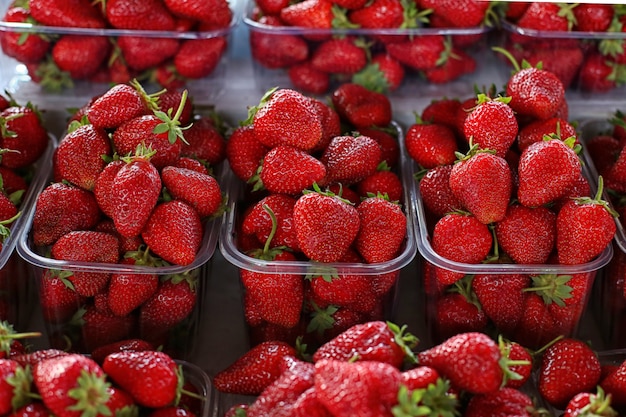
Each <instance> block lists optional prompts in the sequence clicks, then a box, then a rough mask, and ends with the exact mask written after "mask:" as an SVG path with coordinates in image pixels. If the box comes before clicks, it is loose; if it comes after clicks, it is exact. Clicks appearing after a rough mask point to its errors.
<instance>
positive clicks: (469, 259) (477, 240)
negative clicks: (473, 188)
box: [432, 213, 493, 285]
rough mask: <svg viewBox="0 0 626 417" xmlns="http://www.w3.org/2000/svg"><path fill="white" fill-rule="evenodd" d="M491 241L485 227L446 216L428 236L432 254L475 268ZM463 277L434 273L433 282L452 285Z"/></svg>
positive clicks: (463, 216)
mask: <svg viewBox="0 0 626 417" xmlns="http://www.w3.org/2000/svg"><path fill="white" fill-rule="evenodd" d="M492 243H493V237H492V235H491V232H490V231H489V228H488V227H487V225H486V224H485V223H481V222H480V221H478V219H476V217H474V216H472V215H467V214H462V213H450V214H447V215H445V216H444V217H442V218H441V219H439V220H438V221H437V223H436V224H435V228H434V230H433V233H432V247H433V250H434V251H435V252H436V253H437V254H439V255H441V256H443V257H444V258H446V259H449V260H451V261H455V262H462V263H468V264H477V263H480V262H482V261H484V260H485V259H486V258H487V256H488V255H489V252H490V251H491V245H492ZM462 277H463V273H460V272H454V271H448V270H444V269H438V270H437V279H438V281H440V282H441V283H442V284H446V285H449V284H453V283H454V282H455V281H457V280H458V279H460V278H462Z"/></svg>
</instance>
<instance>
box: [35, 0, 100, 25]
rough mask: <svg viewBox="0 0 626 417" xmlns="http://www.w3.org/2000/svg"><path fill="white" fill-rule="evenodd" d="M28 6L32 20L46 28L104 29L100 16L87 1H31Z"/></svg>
mask: <svg viewBox="0 0 626 417" xmlns="http://www.w3.org/2000/svg"><path fill="white" fill-rule="evenodd" d="M28 6H29V9H30V13H31V15H32V16H33V18H34V19H35V20H36V21H37V22H39V23H41V24H44V25H47V26H59V27H84V28H104V27H106V22H105V20H104V18H103V16H102V14H101V13H100V12H99V11H98V9H97V8H95V7H94V6H92V5H91V2H89V1H88V0H69V1H64V0H54V1H47V0H32V1H29V2H28Z"/></svg>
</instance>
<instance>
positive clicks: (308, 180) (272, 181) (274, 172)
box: [252, 145, 327, 195]
mask: <svg viewBox="0 0 626 417" xmlns="http://www.w3.org/2000/svg"><path fill="white" fill-rule="evenodd" d="M260 170H261V172H260V174H259V182H258V183H256V184H255V185H254V190H259V189H261V188H264V189H266V190H267V191H269V192H270V193H280V194H291V195H298V194H301V193H302V190H305V189H307V188H310V187H311V186H313V184H314V183H320V182H322V181H323V180H324V178H325V177H326V174H327V170H326V166H325V164H324V163H323V162H322V161H320V160H319V159H317V158H315V157H314V156H313V155H311V154H309V153H308V152H306V151H303V150H301V149H298V148H294V147H291V146H286V145H278V146H276V147H274V148H272V150H270V151H269V152H268V153H267V154H265V157H264V158H263V161H262V163H261V168H260ZM252 180H254V177H253V179H252Z"/></svg>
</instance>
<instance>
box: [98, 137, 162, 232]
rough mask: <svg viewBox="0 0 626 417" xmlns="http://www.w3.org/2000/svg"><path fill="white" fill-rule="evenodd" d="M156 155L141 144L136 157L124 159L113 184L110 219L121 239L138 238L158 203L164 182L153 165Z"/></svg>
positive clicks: (111, 186)
mask: <svg viewBox="0 0 626 417" xmlns="http://www.w3.org/2000/svg"><path fill="white" fill-rule="evenodd" d="M118 131H119V129H118ZM154 154H155V151H152V150H150V149H146V148H144V147H142V146H141V145H140V146H139V147H137V150H136V151H135V154H134V155H132V156H128V157H124V158H123V161H124V162H126V165H124V166H122V167H121V168H120V169H119V171H117V174H115V177H114V178H113V181H112V182H111V185H110V193H111V194H110V196H109V198H110V199H111V204H112V206H113V211H112V213H111V214H112V216H111V217H112V218H113V222H114V223H115V227H116V229H117V231H118V232H119V233H120V234H121V235H122V236H126V237H132V236H137V235H139V234H140V233H141V231H142V230H143V229H144V227H145V226H146V224H147V223H148V219H149V217H150V215H151V213H152V211H153V210H154V208H155V206H156V204H157V200H158V198H159V195H160V193H161V184H162V181H161V176H160V175H159V172H158V170H157V168H156V167H155V166H154V165H153V163H152V162H151V158H152V156H153V155H154Z"/></svg>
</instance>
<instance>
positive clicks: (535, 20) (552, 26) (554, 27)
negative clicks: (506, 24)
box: [517, 3, 578, 31]
mask: <svg viewBox="0 0 626 417" xmlns="http://www.w3.org/2000/svg"><path fill="white" fill-rule="evenodd" d="M576 6H578V5H562V4H555V3H543V4H542V3H537V4H531V5H530V6H528V8H527V9H526V11H525V12H524V14H523V15H522V16H521V17H520V18H519V19H518V21H517V25H519V26H521V27H523V28H527V29H536V30H548V31H568V30H571V29H572V28H573V26H574V22H575V21H576V18H575V15H574V13H573V9H575V8H576Z"/></svg>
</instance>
